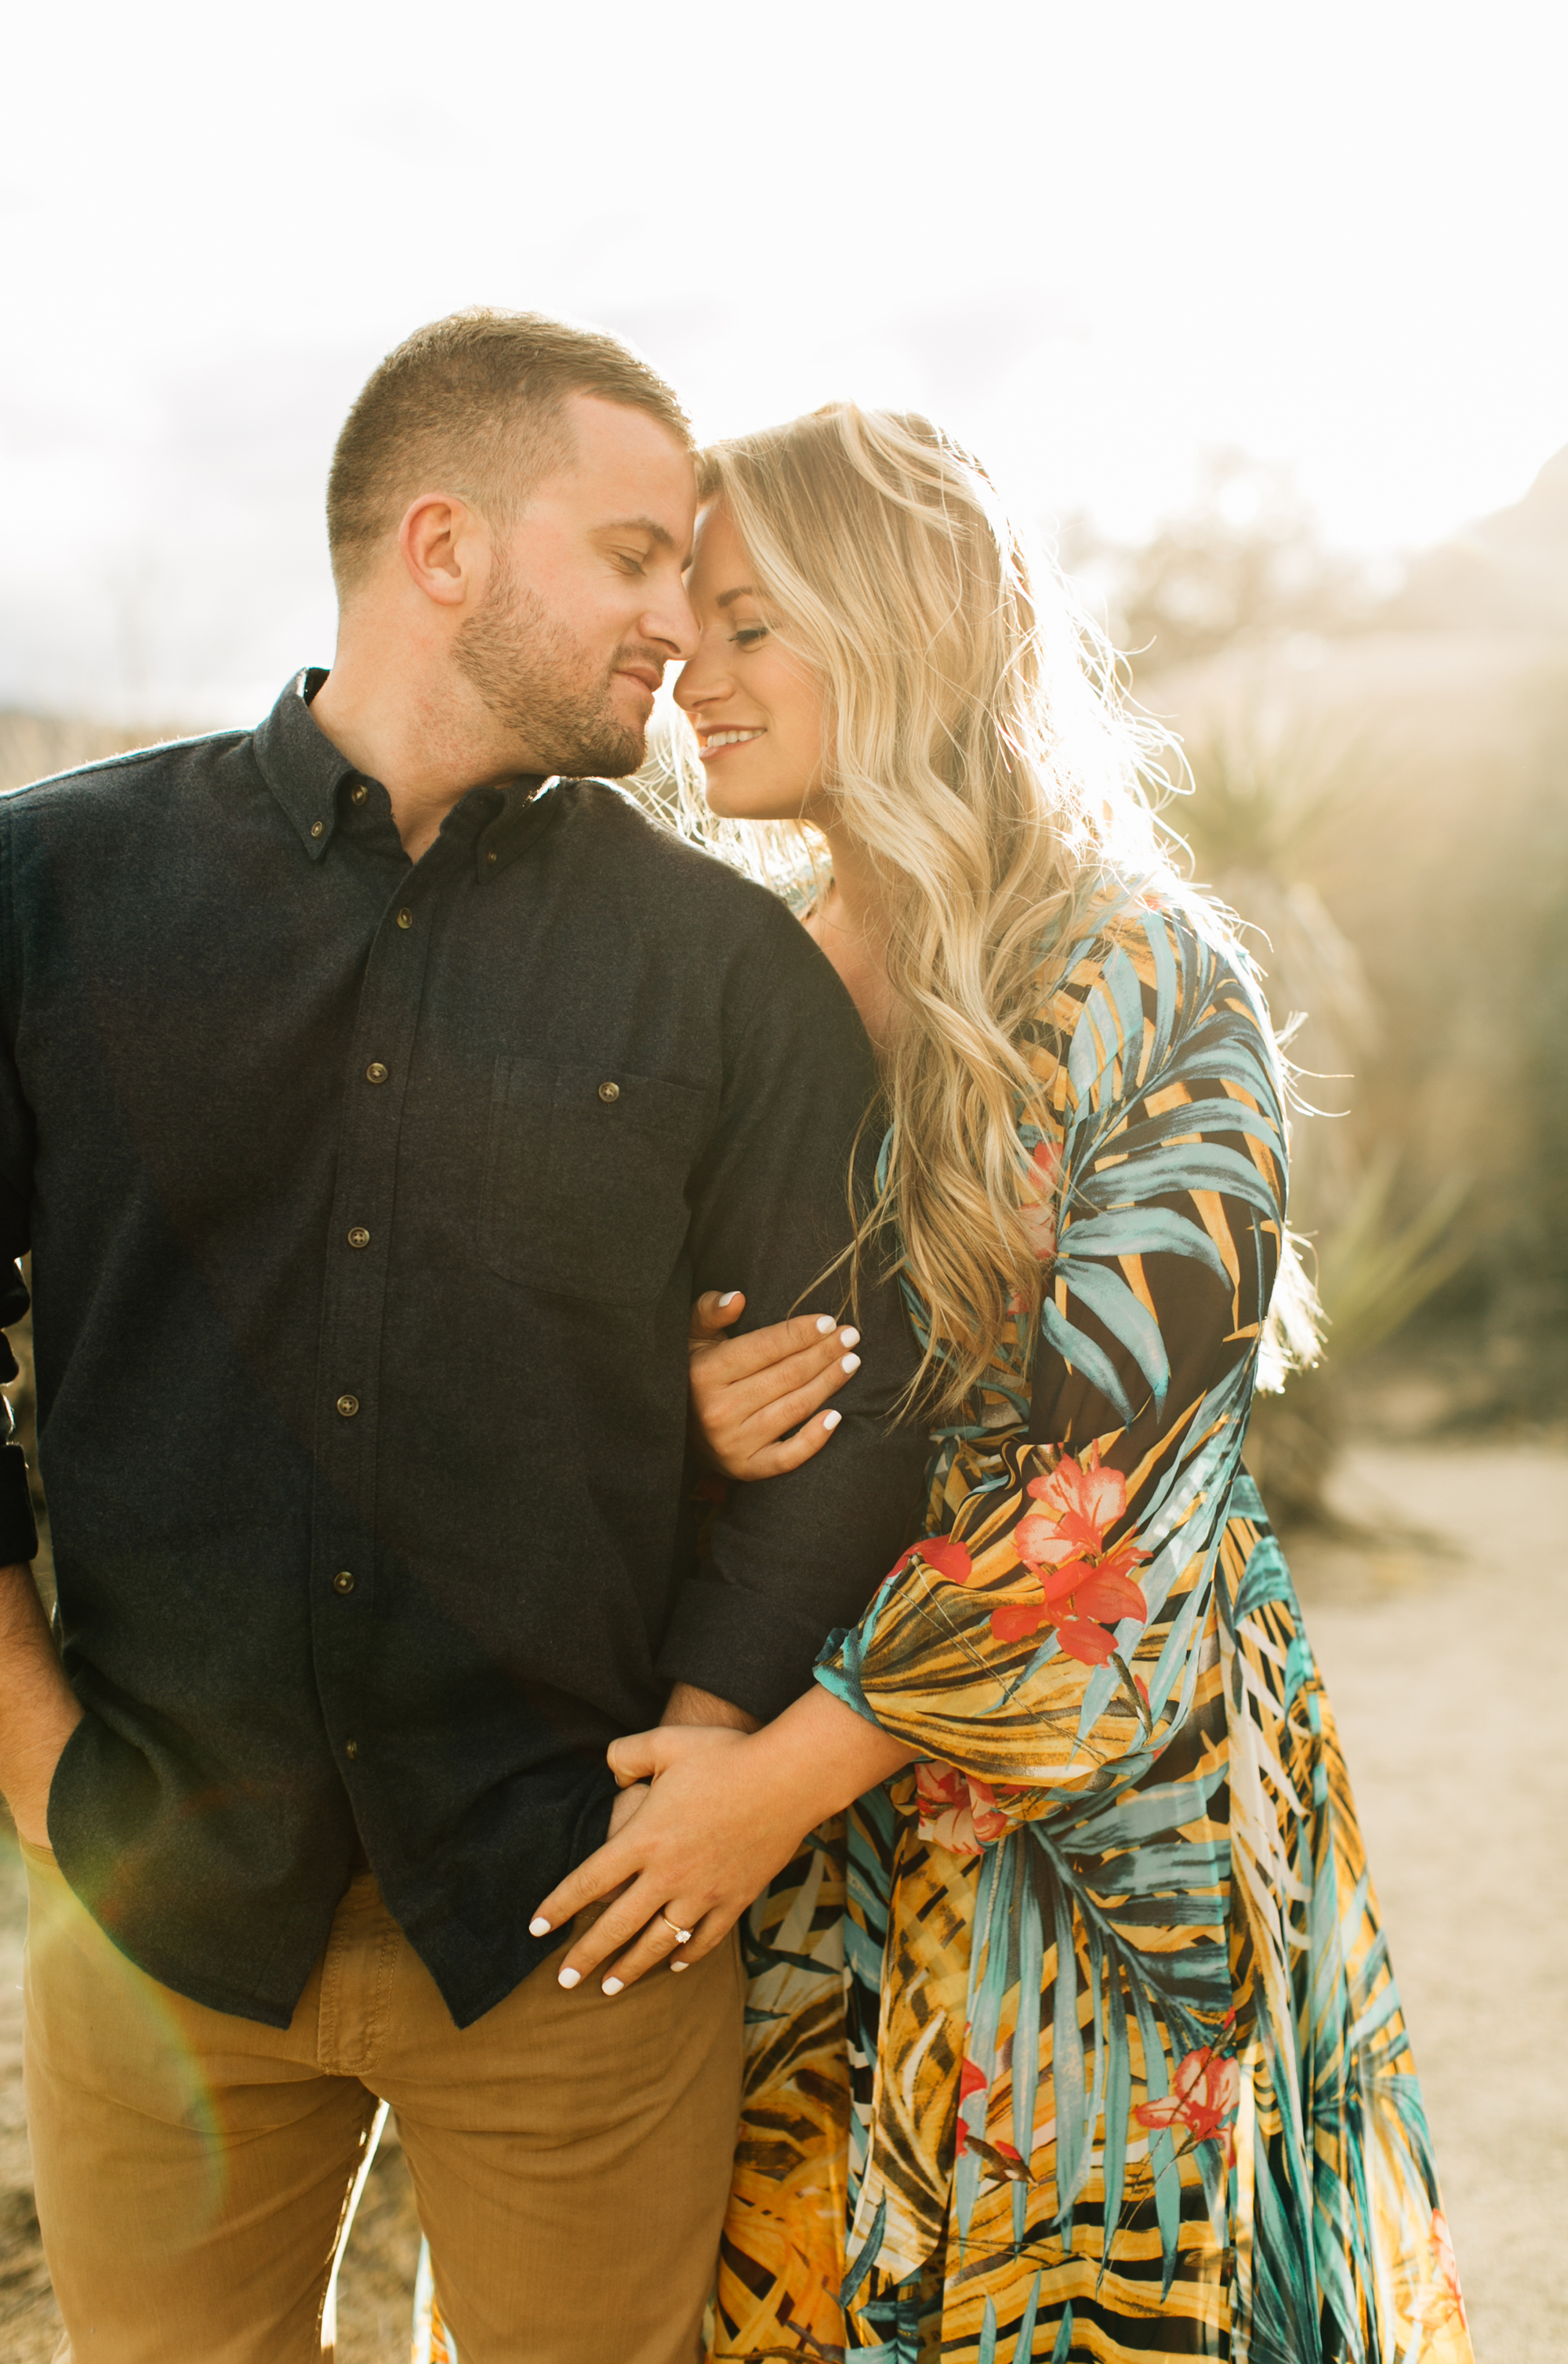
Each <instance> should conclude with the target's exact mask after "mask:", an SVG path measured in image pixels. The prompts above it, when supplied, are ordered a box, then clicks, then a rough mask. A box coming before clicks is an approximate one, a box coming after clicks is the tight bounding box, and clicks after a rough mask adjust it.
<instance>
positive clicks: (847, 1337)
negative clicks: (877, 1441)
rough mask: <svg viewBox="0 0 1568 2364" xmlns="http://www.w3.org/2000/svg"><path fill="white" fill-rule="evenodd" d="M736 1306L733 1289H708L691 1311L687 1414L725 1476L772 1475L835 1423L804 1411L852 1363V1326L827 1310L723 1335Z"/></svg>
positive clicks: (796, 1461)
mask: <svg viewBox="0 0 1568 2364" xmlns="http://www.w3.org/2000/svg"><path fill="white" fill-rule="evenodd" d="M745 1306H746V1299H745V1298H744V1297H743V1296H742V1295H741V1293H740V1290H739V1289H738V1288H731V1289H729V1290H728V1291H727V1292H726V1293H725V1295H724V1296H722V1297H721V1296H720V1295H719V1294H718V1292H717V1289H712V1288H710V1289H709V1290H707V1292H706V1295H704V1296H702V1297H699V1298H698V1299H697V1301H696V1303H695V1305H694V1306H693V1308H692V1326H691V1372H690V1384H691V1397H692V1418H693V1421H694V1422H695V1426H696V1430H697V1433H698V1435H699V1437H700V1438H701V1440H702V1442H703V1444H704V1445H705V1447H706V1451H707V1454H708V1457H709V1458H710V1460H712V1461H713V1462H714V1463H715V1465H716V1466H717V1467H718V1468H720V1469H722V1470H723V1472H724V1474H725V1476H726V1477H727V1478H777V1477H781V1476H782V1475H783V1473H784V1471H785V1470H786V1469H798V1468H799V1467H800V1465H801V1463H802V1462H803V1461H809V1460H810V1458H811V1456H812V1455H813V1454H814V1453H820V1452H821V1450H822V1447H823V1446H824V1445H825V1444H827V1442H828V1438H829V1437H830V1436H831V1435H832V1433H833V1431H834V1430H835V1429H836V1428H837V1427H838V1425H839V1420H840V1414H839V1413H838V1412H836V1411H825V1412H823V1413H822V1414H821V1416H820V1418H817V1419H813V1418H812V1414H813V1413H814V1412H816V1411H817V1408H818V1406H819V1405H821V1404H825V1403H826V1402H827V1400H828V1397H829V1396H831V1395H836V1394H837V1392H838V1390H839V1389H840V1388H841V1387H842V1386H843V1384H844V1381H845V1380H846V1379H847V1378H849V1377H851V1373H853V1372H855V1371H858V1370H859V1369H860V1366H861V1358H860V1356H859V1355H856V1354H853V1353H851V1351H850V1350H851V1348H853V1347H855V1346H857V1345H859V1344H860V1335H861V1333H860V1332H859V1331H858V1330H841V1329H840V1327H839V1324H838V1323H837V1322H836V1321H834V1320H833V1319H832V1317H831V1316H830V1315H829V1314H827V1313H822V1314H815V1313H798V1314H796V1315H795V1318H794V1320H793V1321H775V1322H773V1325H772V1326H771V1328H769V1329H766V1330H753V1331H752V1332H751V1333H749V1335H747V1336H746V1337H744V1338H726V1337H724V1336H723V1334H722V1333H723V1332H724V1331H725V1330H726V1329H727V1328H728V1325H729V1324H730V1322H732V1321H736V1320H737V1319H738V1318H739V1316H740V1314H741V1313H742V1312H743V1311H744V1310H745ZM803 1423H804V1425H803ZM791 1430H794V1431H795V1434H794V1435H792V1434H791V1433H790V1431H791Z"/></svg>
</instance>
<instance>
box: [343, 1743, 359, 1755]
mask: <svg viewBox="0 0 1568 2364" xmlns="http://www.w3.org/2000/svg"><path fill="white" fill-rule="evenodd" d="M359 1753H360V1744H359V1742H358V1741H357V1740H345V1741H344V1743H343V1754H344V1756H358V1755H359Z"/></svg>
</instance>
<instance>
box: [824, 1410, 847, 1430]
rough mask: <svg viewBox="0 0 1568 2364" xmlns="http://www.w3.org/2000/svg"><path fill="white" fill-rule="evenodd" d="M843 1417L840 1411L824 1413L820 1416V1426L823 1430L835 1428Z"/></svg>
mask: <svg viewBox="0 0 1568 2364" xmlns="http://www.w3.org/2000/svg"><path fill="white" fill-rule="evenodd" d="M843 1417H844V1415H843V1413H842V1412H841V1411H825V1412H824V1413H823V1415H822V1425H823V1427H824V1428H837V1427H838V1425H839V1422H840V1421H841V1420H842V1419H843Z"/></svg>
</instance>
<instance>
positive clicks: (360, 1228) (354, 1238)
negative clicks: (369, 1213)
mask: <svg viewBox="0 0 1568 2364" xmlns="http://www.w3.org/2000/svg"><path fill="white" fill-rule="evenodd" d="M370 1243H371V1235H370V1233H369V1232H367V1231H366V1229H365V1227H364V1225H363V1224H362V1223H356V1224H355V1225H354V1228H353V1230H352V1231H351V1232H350V1233H349V1245H350V1247H351V1248H368V1247H369V1245H370Z"/></svg>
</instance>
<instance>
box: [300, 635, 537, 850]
mask: <svg viewBox="0 0 1568 2364" xmlns="http://www.w3.org/2000/svg"><path fill="white" fill-rule="evenodd" d="M473 707H474V709H475V710H474V711H473V712H472V713H471V712H468V711H467V710H465V701H464V700H462V697H454V695H453V685H452V684H451V682H450V677H449V678H443V680H442V681H441V684H440V690H439V695H438V694H437V692H436V690H435V687H434V686H433V685H432V684H431V683H430V682H428V680H426V679H423V678H422V677H421V674H420V669H419V666H418V663H417V659H415V660H414V661H413V662H412V663H409V665H408V666H407V668H406V670H405V671H404V672H403V673H401V674H399V673H397V672H396V671H395V668H394V667H393V666H391V665H390V664H388V663H378V662H373V661H369V660H367V659H365V658H363V657H359V656H356V655H353V654H347V655H346V654H345V652H343V651H342V650H341V649H339V654H338V659H337V662H336V663H334V665H333V667H332V670H331V672H330V673H329V674H328V676H327V678H326V680H325V681H324V682H323V683H322V685H321V686H320V688H319V689H318V690H317V693H316V696H315V697H314V698H313V699H312V701H311V707H310V711H311V713H312V715H313V716H314V718H315V719H316V723H317V728H318V729H319V730H321V731H322V732H323V734H324V735H325V736H326V737H327V738H328V739H329V740H330V741H331V742H332V744H333V746H334V747H336V748H337V750H338V752H339V754H340V755H346V756H347V757H348V759H349V761H350V764H353V766H354V768H355V770H356V771H359V772H363V773H364V774H365V775H366V777H367V778H368V779H373V780H379V781H380V782H381V785H382V786H383V787H384V789H385V790H386V793H387V797H388V798H389V800H390V802H391V805H392V818H393V820H394V822H395V825H396V829H397V834H398V836H399V837H400V838H401V839H402V841H403V849H404V852H405V853H406V854H407V856H408V858H409V860H410V861H411V862H417V861H418V859H419V857H420V855H421V854H422V853H425V852H426V851H427V849H428V847H430V846H431V845H433V844H434V843H435V841H436V838H437V836H438V834H439V830H440V826H441V823H442V822H443V821H444V820H445V819H446V817H447V815H448V813H450V811H451V809H452V808H453V806H454V805H456V804H458V803H459V802H460V801H461V800H462V797H465V796H466V795H467V794H468V792H469V790H470V789H471V788H482V787H493V786H499V785H501V783H503V782H504V781H506V780H510V779H515V778H516V777H517V765H516V764H515V762H514V763H507V762H506V761H505V760H504V759H503V758H502V756H501V754H500V753H499V751H498V749H497V748H496V746H495V736H494V730H493V728H492V727H490V723H489V717H488V715H487V714H486V712H485V709H484V707H483V705H482V704H480V702H479V700H478V699H477V697H475V698H474V699H473Z"/></svg>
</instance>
